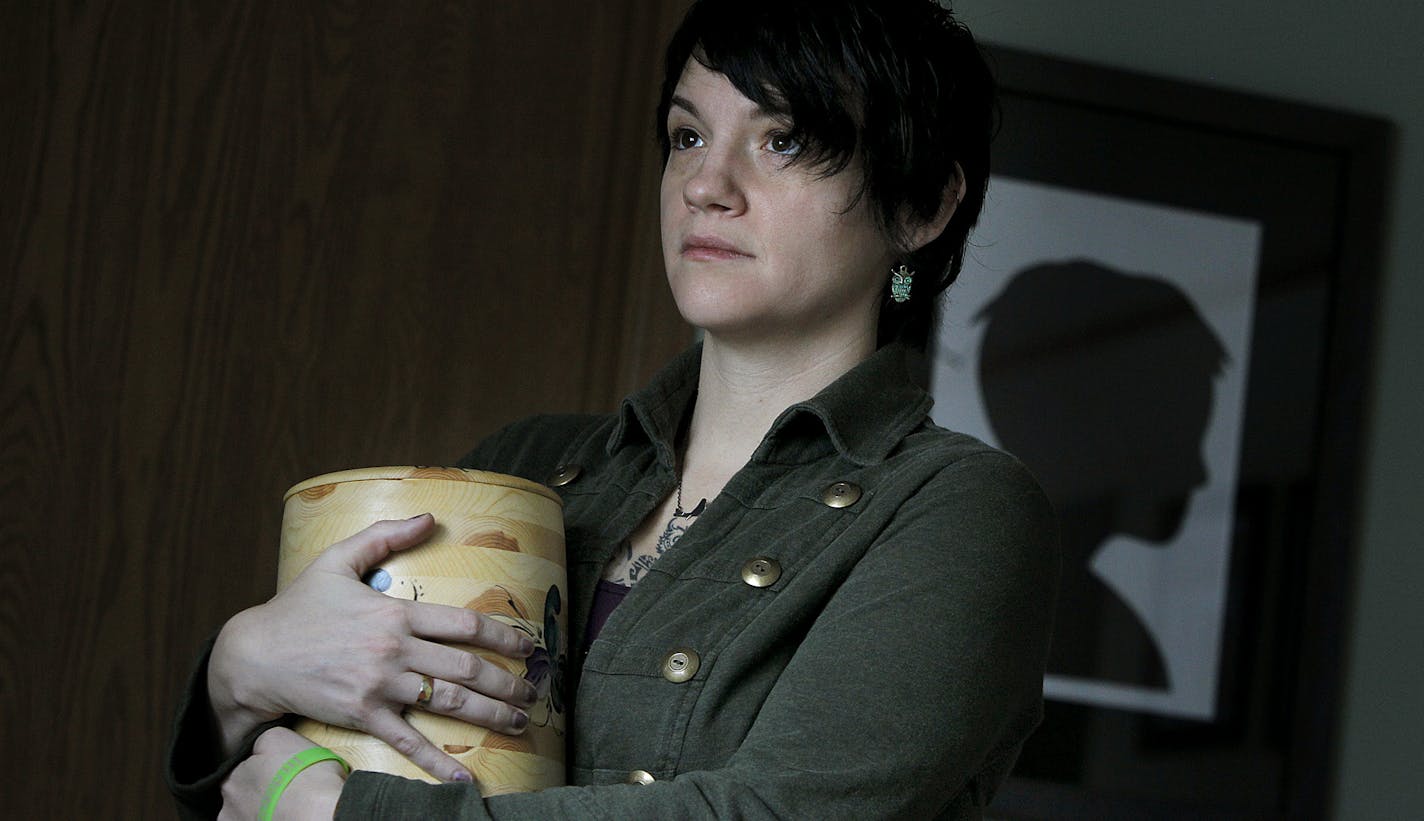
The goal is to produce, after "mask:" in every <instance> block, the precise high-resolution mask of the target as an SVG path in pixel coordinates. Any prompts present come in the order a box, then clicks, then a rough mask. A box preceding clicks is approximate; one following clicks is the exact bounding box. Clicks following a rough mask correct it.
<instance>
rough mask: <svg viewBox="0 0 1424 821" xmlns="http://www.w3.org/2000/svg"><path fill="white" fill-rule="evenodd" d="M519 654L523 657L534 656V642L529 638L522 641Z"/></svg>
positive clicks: (526, 637) (520, 641)
mask: <svg viewBox="0 0 1424 821" xmlns="http://www.w3.org/2000/svg"><path fill="white" fill-rule="evenodd" d="M519 652H520V654H521V655H524V656H532V655H533V654H534V640H533V639H531V638H529V637H528V636H525V637H524V638H522V639H520V640H519Z"/></svg>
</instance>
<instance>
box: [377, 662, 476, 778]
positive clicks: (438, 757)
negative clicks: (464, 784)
mask: <svg viewBox="0 0 1424 821" xmlns="http://www.w3.org/2000/svg"><path fill="white" fill-rule="evenodd" d="M400 678H401V679H402V680H407V681H408V680H410V679H413V680H416V681H417V683H416V685H415V687H413V688H411V689H410V695H409V696H407V698H410V699H412V700H413V699H414V697H415V694H416V693H417V692H419V690H420V685H419V682H418V679H419V678H420V677H419V676H416V675H415V674H413V673H412V674H410V677H409V679H407V677H406V676H401V677H400ZM366 731H367V732H369V733H370V734H371V735H373V736H375V737H376V738H379V739H380V740H382V741H384V742H386V743H387V744H389V745H391V748H392V749H394V750H395V751H396V752H398V753H400V754H401V755H403V756H405V757H406V758H408V759H410V761H411V763H412V764H414V765H415V766H417V767H419V768H421V769H422V770H425V771H426V772H428V773H430V774H431V775H432V776H434V777H436V778H438V779H440V780H441V781H472V780H473V778H472V777H471V776H470V771H469V770H466V769H465V768H464V767H462V766H460V762H458V761H456V760H455V759H453V758H451V757H450V756H448V755H446V754H445V753H443V752H441V751H440V749H439V748H438V747H436V746H435V745H434V744H431V743H430V739H428V738H426V737H425V736H423V735H421V734H420V733H418V732H416V730H415V728H414V727H412V726H410V724H409V723H408V722H406V720H405V719H403V718H401V717H400V716H398V715H396V714H395V713H394V712H386V711H384V710H383V711H381V712H380V713H378V714H376V715H373V716H372V717H371V720H370V721H369V722H368V723H367V726H366Z"/></svg>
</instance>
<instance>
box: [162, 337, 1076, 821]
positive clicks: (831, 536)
mask: <svg viewBox="0 0 1424 821" xmlns="http://www.w3.org/2000/svg"><path fill="white" fill-rule="evenodd" d="M699 352H700V349H698V348H692V349H690V350H689V351H687V352H686V353H684V354H683V355H681V356H680V357H679V358H678V359H676V360H674V361H673V362H672V363H671V364H670V365H669V366H668V367H667V368H666V369H664V370H663V372H662V373H660V374H659V375H658V377H657V378H656V379H655V380H654V381H653V382H652V383H651V384H650V385H649V386H648V387H647V388H645V389H643V390H642V391H639V392H638V393H635V394H634V395H632V396H631V397H629V398H628V399H627V400H625V401H624V403H623V405H622V407H621V409H620V411H619V412H618V413H617V414H614V415H609V416H546V417H536V418H533V419H529V420H526V421H524V422H520V423H517V424H515V425H512V426H510V427H508V428H506V429H505V430H503V431H501V432H500V433H498V434H496V435H495V436H493V437H491V438H490V439H489V440H487V441H486V442H484V443H483V444H481V445H480V446H479V447H478V448H477V449H476V450H475V451H474V452H472V453H471V454H470V455H468V456H467V457H465V459H464V460H462V461H461V465H462V466H465V467H477V468H481V469H485V470H494V471H499V472H504V473H512V474H516V475H521V476H525V477H527V478H531V479H534V480H536V481H549V479H550V477H551V475H553V474H555V473H556V472H558V474H559V481H567V480H568V479H569V478H570V477H572V481H567V483H565V484H562V485H561V486H559V487H558V488H557V490H558V492H559V493H561V494H562V496H563V498H564V502H565V508H564V517H565V533H566V541H567V545H568V569H569V583H570V599H571V603H572V605H573V606H572V608H571V611H570V616H569V618H570V622H569V628H570V629H569V634H570V636H571V637H573V638H574V639H576V640H580V639H582V637H583V635H584V630H585V624H586V620H587V616H588V612H589V607H590V604H591V601H592V594H593V589H594V587H595V585H596V583H597V580H598V578H599V576H600V573H601V570H602V568H603V567H604V565H605V564H606V563H607V561H608V559H609V557H610V556H611V555H612V554H613V551H614V550H615V549H617V548H618V546H619V545H620V544H621V543H622V542H623V540H624V539H626V538H627V537H628V535H629V534H630V533H631V532H632V531H633V529H634V528H635V527H636V526H637V525H638V524H639V523H640V522H642V521H643V520H644V519H645V518H646V517H647V516H648V515H649V514H650V513H651V511H652V510H653V509H654V508H655V507H656V506H657V504H658V503H659V502H660V501H661V500H662V499H665V498H666V497H667V495H668V494H669V493H670V492H672V490H673V489H674V487H675V484H676V475H675V470H674V449H673V442H674V439H675V437H676V434H677V430H678V427H679V424H680V422H681V420H682V419H683V416H684V412H685V410H686V409H687V407H688V406H689V403H690V402H691V401H692V400H693V398H694V396H695V392H696V387H697V376H698V365H699ZM930 404H931V400H930V398H929V397H928V395H926V394H925V392H924V391H923V390H921V389H919V388H918V387H916V386H914V384H913V383H912V381H911V380H910V379H909V377H908V375H907V369H906V367H905V355H904V351H902V350H901V349H899V348H898V347H896V346H891V347H888V348H885V349H882V350H881V351H879V352H877V353H876V354H875V355H874V356H873V357H871V358H870V359H869V360H867V361H865V362H863V363H861V364H860V365H859V366H857V367H856V368H854V369H853V370H852V371H850V372H849V373H847V374H845V375H844V376H842V377H841V378H840V379H838V380H837V381H836V382H835V383H833V384H832V385H830V386H829V387H827V388H826V389H825V390H824V391H822V392H821V393H820V394H818V395H817V396H816V397H814V398H812V399H811V400H809V401H806V402H802V403H800V404H797V405H794V406H792V407H791V408H788V409H787V410H786V411H785V412H784V413H782V414H781V416H780V417H779V418H778V419H777V421H776V422H775V423H774V424H773V425H772V428H771V430H770V431H769V432H768V433H767V435H766V436H765V438H764V439H763V440H762V442H761V445H760V446H759V447H758V449H757V450H756V452H755V453H754V454H753V455H752V458H751V460H750V461H749V462H748V464H747V465H746V466H745V467H744V468H742V469H741V470H740V471H739V472H738V473H737V474H736V475H735V476H733V477H732V479H731V481H729V482H728V484H727V486H726V487H725V488H724V489H723V491H722V492H721V494H720V495H718V496H717V497H716V498H715V499H713V500H712V501H711V502H710V503H709V504H708V506H707V508H706V510H705V511H704V513H703V514H702V515H701V516H700V517H699V518H698V519H697V520H696V521H695V523H694V524H693V525H692V527H691V528H689V529H688V531H687V532H686V534H685V535H683V536H682V538H681V540H680V541H679V542H678V543H677V544H676V545H675V546H674V547H673V548H672V549H671V550H669V551H668V552H667V553H665V554H664V555H662V556H661V557H660V558H659V559H658V561H657V563H656V564H654V565H653V567H652V568H651V570H650V571H649V572H648V574H647V576H646V577H645V578H644V579H643V580H641V581H639V582H638V584H637V585H636V586H635V587H634V588H633V589H632V590H631V591H629V593H628V595H627V597H626V598H625V599H624V601H623V603H622V604H621V605H619V607H618V608H617V609H616V610H615V611H614V612H613V614H612V616H611V617H610V618H609V619H608V622H607V624H606V625H605V626H604V628H603V631H602V632H601V633H600V634H599V636H598V638H597V639H596V640H595V641H594V642H593V643H592V644H591V645H590V646H588V647H582V646H580V644H579V643H578V641H575V642H574V643H573V646H572V647H571V653H570V658H569V662H570V663H569V668H570V669H569V676H568V680H569V683H570V690H571V691H572V703H573V708H572V714H571V719H570V722H569V735H568V738H569V773H568V775H569V783H570V784H571V785H573V786H569V787H562V788H555V789H549V790H545V791H542V792H539V793H532V794H512V795H503V796H496V797H491V798H487V799H481V797H480V796H479V795H478V792H477V791H476V788H474V787H473V786H470V785H461V784H447V785H438V786H433V785H429V784H425V783H423V782H416V781H409V780H406V779H401V778H397V777H394V776H389V775H384V774H379V773H371V772H357V773H354V774H353V775H352V776H351V777H350V779H349V780H348V781H347V785H346V788H345V790H344V791H343V793H342V796H341V801H340V804H339V806H338V809H337V818H338V819H347V818H393V819H405V818H410V819H416V818H422V819H424V818H461V819H466V818H468V819H484V818H497V819H525V818H528V819H536V818H537V819H548V818H608V819H629V818H658V819H662V818H808V819H827V818H847V819H850V818H854V819H865V818H948V819H962V818H979V817H980V816H981V811H982V808H983V807H984V806H985V805H987V803H988V802H989V800H990V799H991V798H992V796H993V794H994V791H995V789H996V788H997V787H998V786H999V784H1000V783H1001V782H1002V780H1003V779H1004V777H1005V776H1006V775H1007V774H1008V771H1009V769H1010V768H1011V767H1012V765H1013V762H1014V759H1015V758H1016V756H1017V755H1018V751H1019V749H1020V747H1021V745H1022V744H1023V741H1024V739H1025V738H1026V737H1027V736H1028V734H1029V733H1030V732H1031V731H1032V730H1033V729H1034V727H1035V726H1036V725H1037V723H1038V721H1039V718H1040V715H1041V710H1042V679H1043V671H1044V660H1045V658H1046V655H1047V650H1048V640H1049V629H1050V620H1051V616H1052V613H1053V606H1054V601H1053V599H1054V595H1055V588H1056V583H1057V575H1058V557H1057V544H1056V536H1055V529H1054V525H1053V516H1052V513H1051V511H1050V508H1049V505H1048V502H1047V501H1046V499H1045V498H1044V496H1043V494H1042V493H1041V492H1040V490H1039V489H1038V487H1037V485H1036V484H1035V483H1034V481H1033V479H1032V478H1031V477H1030V476H1029V475H1028V473H1027V472H1026V471H1025V470H1024V468H1023V467H1022V466H1021V465H1020V464H1019V463H1018V462H1017V461H1015V460H1014V459H1013V458H1012V457H1010V456H1007V455H1006V454H1004V453H1002V452H1000V451H996V450H994V449H992V448H990V447H988V446H986V445H984V444H982V443H981V442H978V441H977V440H974V439H972V438H970V437H967V436H963V435H960V434H956V433H951V432H948V431H946V430H944V429H942V428H939V427H937V426H935V425H934V424H933V423H931V422H930V421H929V419H928V416H927V414H928V411H929V408H930ZM552 483H553V482H551V484H552ZM744 570H745V571H746V573H744ZM744 576H746V577H750V578H751V580H752V581H755V582H756V584H752V583H750V582H749V581H748V580H747V578H744ZM768 580H771V583H770V584H769V585H767V584H766V582H767V581H768ZM761 585H765V586H761ZM674 652H680V653H682V654H683V655H682V656H681V657H680V658H679V659H678V661H679V662H681V663H682V664H681V667H680V672H679V673H678V674H675V675H674V674H671V672H670V669H669V659H670V656H671V654H673V653H674ZM689 669H691V675H690V676H689V675H688V674H687V671H688V670H689ZM194 701H195V702H196V703H198V705H199V706H202V704H201V702H202V694H201V693H194ZM198 718H199V717H198V716H196V715H193V716H192V717H191V718H189V719H186V720H185V719H182V718H180V727H179V731H180V732H179V736H180V737H179V741H180V744H178V745H175V753H176V752H177V751H178V750H179V749H180V747H183V746H184V745H183V744H182V733H183V732H184V731H185V729H186V730H187V731H188V733H189V736H195V735H196V736H201V735H202V733H201V731H200V730H197V729H194V728H193V727H192V725H194V724H195V722H196V723H198V724H201V723H202V722H201V721H199V720H198ZM185 725H186V726H185ZM196 743H198V742H197V739H190V741H189V742H188V744H187V746H186V748H187V749H193V746H194V745H195V744H196ZM176 763H177V762H176V761H175V766H176ZM231 765H232V762H228V763H226V764H224V765H222V766H221V767H220V769H226V768H228V767H230V766H231ZM634 773H637V774H638V775H639V776H641V780H642V781H644V782H649V781H650V779H649V778H648V776H649V775H650V776H651V781H650V783H629V781H630V775H631V774H634ZM170 778H171V779H172V780H173V781H174V782H175V784H174V786H175V792H176V793H177V794H178V796H179V798H180V802H183V801H184V798H185V795H186V796H187V797H188V798H190V799H196V798H197V797H198V796H197V794H196V792H187V793H185V790H194V791H201V790H202V789H207V790H212V789H214V784H213V783H211V782H213V781H215V779H214V778H213V776H212V775H208V776H207V777H205V778H203V779H202V781H204V782H208V783H207V784H206V787H203V786H202V785H199V784H198V783H196V780H192V781H189V782H188V783H187V784H186V785H185V784H183V783H182V782H183V779H182V778H179V777H175V775H174V773H172V772H171V773H170ZM209 800H210V799H209ZM190 806H195V807H196V806H197V805H196V804H195V803H194V804H190Z"/></svg>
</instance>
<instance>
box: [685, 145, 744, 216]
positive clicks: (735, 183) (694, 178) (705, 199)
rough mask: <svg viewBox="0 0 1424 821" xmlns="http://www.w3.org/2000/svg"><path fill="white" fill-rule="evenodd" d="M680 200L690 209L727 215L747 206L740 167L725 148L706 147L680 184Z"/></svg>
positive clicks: (742, 209) (738, 211)
mask: <svg viewBox="0 0 1424 821" xmlns="http://www.w3.org/2000/svg"><path fill="white" fill-rule="evenodd" d="M682 200H683V202H685V203H686V204H687V207H688V209H689V210H691V211H714V212H718V213H722V214H726V215H730V216H735V215H736V214H740V213H741V212H742V211H744V210H746V205H747V203H746V196H745V192H744V191H743V190H742V169H741V168H740V166H739V163H738V159H737V158H736V157H735V156H733V155H732V154H730V153H728V152H722V151H715V150H709V151H707V152H706V153H704V154H703V155H702V157H701V159H700V162H698V164H697V166H696V168H694V169H693V172H692V175H691V176H689V177H688V178H687V181H686V182H685V183H683V186H682Z"/></svg>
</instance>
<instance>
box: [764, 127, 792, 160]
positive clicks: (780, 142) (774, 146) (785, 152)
mask: <svg viewBox="0 0 1424 821" xmlns="http://www.w3.org/2000/svg"><path fill="white" fill-rule="evenodd" d="M766 148H767V150H768V151H770V152H771V153H773V154H780V155H782V156H784V157H794V156H796V155H797V154H800V153H801V143H800V141H798V140H796V139H794V138H793V137H792V136H791V135H790V134H786V133H784V132H781V131H778V132H776V133H775V134H772V135H771V136H770V137H768V138H767V140H766Z"/></svg>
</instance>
